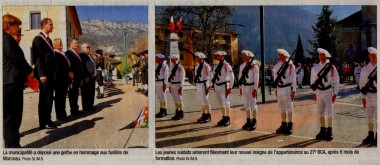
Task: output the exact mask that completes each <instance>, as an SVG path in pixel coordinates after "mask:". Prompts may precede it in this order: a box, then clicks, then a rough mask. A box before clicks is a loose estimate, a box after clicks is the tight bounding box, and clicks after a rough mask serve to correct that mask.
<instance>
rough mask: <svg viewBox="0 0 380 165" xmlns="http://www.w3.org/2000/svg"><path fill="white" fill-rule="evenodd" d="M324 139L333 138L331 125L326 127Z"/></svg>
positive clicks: (329, 139)
mask: <svg viewBox="0 0 380 165" xmlns="http://www.w3.org/2000/svg"><path fill="white" fill-rule="evenodd" d="M325 139H326V140H327V141H331V140H333V139H334V137H333V135H332V128H331V127H328V128H327V131H326V137H325Z"/></svg>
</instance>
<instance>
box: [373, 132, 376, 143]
mask: <svg viewBox="0 0 380 165" xmlns="http://www.w3.org/2000/svg"><path fill="white" fill-rule="evenodd" d="M374 140H375V141H374V142H373V145H375V146H377V132H376V135H375V139H374Z"/></svg>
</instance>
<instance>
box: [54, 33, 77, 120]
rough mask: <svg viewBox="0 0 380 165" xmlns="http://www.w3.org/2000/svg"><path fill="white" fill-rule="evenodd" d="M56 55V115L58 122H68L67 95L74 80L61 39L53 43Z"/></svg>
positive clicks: (56, 39)
mask: <svg viewBox="0 0 380 165" xmlns="http://www.w3.org/2000/svg"><path fill="white" fill-rule="evenodd" d="M53 46H54V53H55V58H54V60H55V64H56V68H55V69H56V74H55V85H54V92H55V97H54V100H55V103H54V105H55V114H56V116H57V119H58V120H61V121H66V120H68V117H67V114H66V94H67V88H68V87H69V84H70V83H71V82H72V79H73V76H74V75H73V72H71V71H70V61H69V59H68V58H67V57H66V55H65V53H64V52H63V51H62V48H63V45H62V40H61V38H55V39H54V41H53Z"/></svg>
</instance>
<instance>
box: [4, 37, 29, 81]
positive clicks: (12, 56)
mask: <svg viewBox="0 0 380 165" xmlns="http://www.w3.org/2000/svg"><path fill="white" fill-rule="evenodd" d="M32 71H33V68H32V67H30V65H29V64H28V63H27V62H26V60H25V56H24V52H23V51H22V49H21V47H20V46H19V45H18V44H17V42H16V40H15V39H13V37H12V36H11V35H9V34H8V33H6V32H4V31H3V85H7V84H14V83H17V84H20V85H23V84H24V83H25V82H26V81H27V76H28V75H29V74H30V73H31V72H32Z"/></svg>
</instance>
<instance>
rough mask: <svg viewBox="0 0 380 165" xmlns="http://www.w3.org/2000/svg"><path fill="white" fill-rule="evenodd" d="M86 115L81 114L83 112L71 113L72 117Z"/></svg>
mask: <svg viewBox="0 0 380 165" xmlns="http://www.w3.org/2000/svg"><path fill="white" fill-rule="evenodd" d="M83 114H84V113H83V112H81V111H75V112H71V115H74V116H79V115H83Z"/></svg>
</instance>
